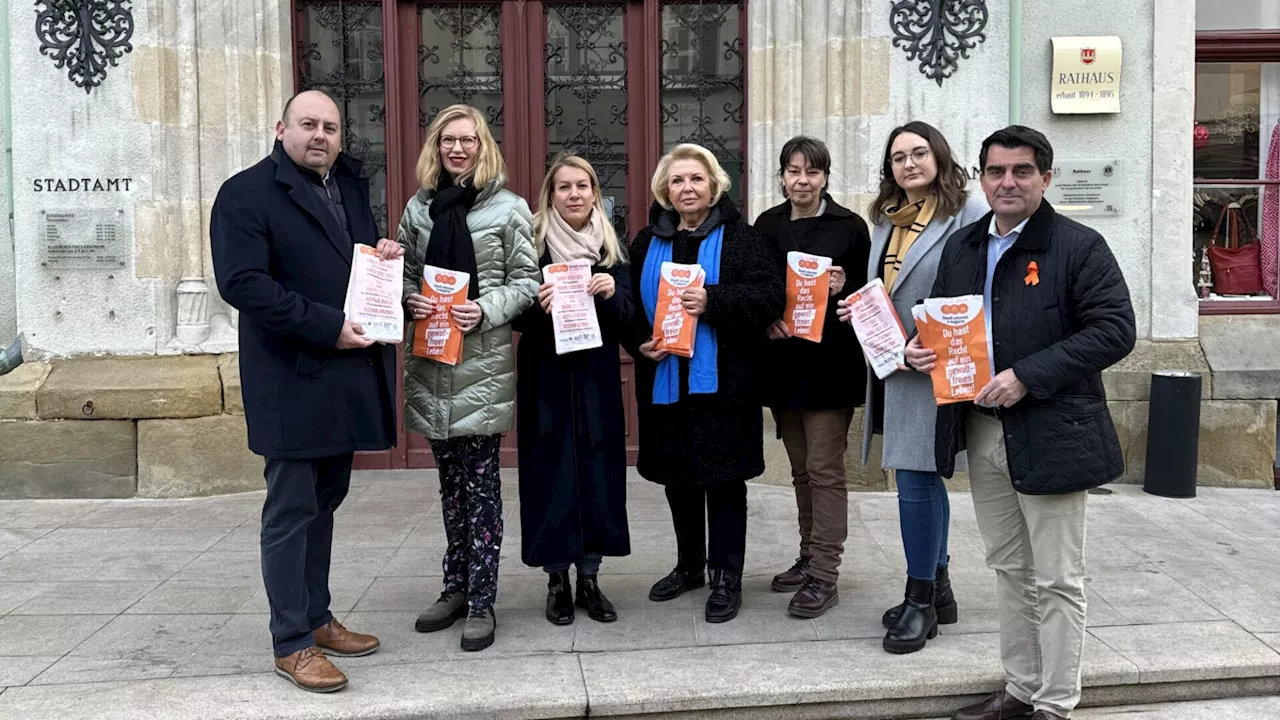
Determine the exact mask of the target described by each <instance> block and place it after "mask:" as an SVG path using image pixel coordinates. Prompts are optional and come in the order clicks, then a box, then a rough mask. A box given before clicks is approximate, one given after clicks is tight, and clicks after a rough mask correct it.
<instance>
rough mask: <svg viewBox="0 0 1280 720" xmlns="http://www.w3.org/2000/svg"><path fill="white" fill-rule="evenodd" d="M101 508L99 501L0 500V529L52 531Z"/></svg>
mask: <svg viewBox="0 0 1280 720" xmlns="http://www.w3.org/2000/svg"><path fill="white" fill-rule="evenodd" d="M101 506H102V501H101V500H0V528H6V529H9V530H18V529H28V530H30V529H39V528H45V529H49V530H52V529H54V528H57V527H60V526H62V525H66V524H67V523H68V522H71V521H72V520H75V519H76V518H80V517H83V516H85V515H87V514H89V513H92V512H93V511H94V510H96V509H98V508H100V507H101Z"/></svg>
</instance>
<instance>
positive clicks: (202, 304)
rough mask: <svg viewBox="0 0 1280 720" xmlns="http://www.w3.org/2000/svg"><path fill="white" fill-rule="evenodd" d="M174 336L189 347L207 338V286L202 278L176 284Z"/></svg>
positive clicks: (183, 280) (185, 279) (188, 279)
mask: <svg viewBox="0 0 1280 720" xmlns="http://www.w3.org/2000/svg"><path fill="white" fill-rule="evenodd" d="M174 334H175V336H176V337H177V340H178V342H179V343H181V344H183V345H186V346H191V347H194V346H197V345H200V344H201V343H203V342H204V341H205V340H207V339H208V338H209V286H208V285H206V284H205V281H204V278H183V279H182V281H181V282H179V283H178V322H177V327H176V328H175V332H174Z"/></svg>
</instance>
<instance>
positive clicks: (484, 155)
mask: <svg viewBox="0 0 1280 720" xmlns="http://www.w3.org/2000/svg"><path fill="white" fill-rule="evenodd" d="M463 119H468V120H471V121H472V122H474V123H475V124H476V138H477V139H478V140H477V143H476V161H475V164H474V165H472V166H471V169H470V170H468V171H467V172H466V173H465V174H463V175H462V176H461V177H458V178H455V180H454V181H455V182H456V183H458V184H462V182H463V181H466V180H470V181H471V184H472V186H474V187H475V188H476V189H477V190H483V189H484V188H485V186H487V185H488V184H489V183H491V182H493V181H494V180H496V179H498V178H501V177H504V176H505V175H506V174H507V162H506V160H503V158H502V152H501V151H499V150H498V143H496V142H494V139H493V134H492V133H491V132H489V123H487V122H485V119H484V114H483V113H481V112H480V111H479V110H477V109H475V108H473V107H471V106H470V105H450V106H449V107H447V108H445V109H443V110H441V111H440V113H439V114H438V115H436V118H435V119H434V120H432V121H431V127H429V128H427V141H426V142H425V143H423V145H422V152H421V153H419V155H418V167H417V170H416V171H415V173H416V175H417V177H418V184H419V185H420V186H422V189H424V190H436V189H437V188H438V187H439V185H440V168H441V167H442V165H441V162H440V135H441V134H442V133H443V132H444V128H445V126H446V125H448V124H449V123H451V122H453V121H454V120H463Z"/></svg>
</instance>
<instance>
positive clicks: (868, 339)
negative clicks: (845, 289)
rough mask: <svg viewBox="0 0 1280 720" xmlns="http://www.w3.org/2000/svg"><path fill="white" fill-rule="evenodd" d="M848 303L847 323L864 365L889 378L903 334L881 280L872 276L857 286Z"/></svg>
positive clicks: (901, 349) (904, 340)
mask: <svg viewBox="0 0 1280 720" xmlns="http://www.w3.org/2000/svg"><path fill="white" fill-rule="evenodd" d="M848 306H849V311H850V312H849V322H850V323H851V324H852V325H853V334H854V335H857V336H858V343H859V344H860V345H862V354H863V355H865V356H866V357H867V364H868V365H870V366H871V369H872V370H874V371H875V373H876V377H878V378H880V379H881V380H883V379H885V378H887V377H889V375H890V374H892V373H893V372H894V371H896V370H897V369H898V366H899V365H901V364H902V362H903V354H904V352H905V351H906V349H907V333H906V331H905V330H904V329H903V327H902V319H901V318H899V317H898V311H897V310H894V309H893V301H892V300H890V299H889V293H888V291H886V290H885V288H884V281H883V280H881V279H880V278H876V279H875V280H872V281H871V282H869V283H867V284H866V285H863V286H862V287H860V288H858V291H857V292H855V293H854V294H852V295H850V296H849V300H848Z"/></svg>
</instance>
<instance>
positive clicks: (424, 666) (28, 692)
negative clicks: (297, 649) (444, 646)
mask: <svg viewBox="0 0 1280 720" xmlns="http://www.w3.org/2000/svg"><path fill="white" fill-rule="evenodd" d="M269 660H270V658H267V662H265V663H264V662H259V663H258V665H257V667H259V668H262V667H266V668H267V669H268V670H269V669H270V663H269ZM490 662H491V664H490V665H489V666H488V671H487V672H483V673H478V672H476V665H475V663H473V662H453V661H443V662H434V663H416V664H412V665H387V666H376V667H367V668H356V669H353V670H352V671H351V672H350V673H349V677H350V680H351V687H350V688H349V689H348V690H347V691H344V692H340V693H336V694H332V695H318V694H314V693H304V692H300V691H299V690H298V689H297V688H294V687H292V686H291V685H289V684H288V683H286V681H284V680H282V679H281V678H279V677H276V676H275V675H274V674H273V673H268V672H258V673H256V674H246V675H237V676H235V677H221V678H220V677H192V678H180V679H169V680H150V681H140V682H129V683H121V682H105V683H96V684H92V685H70V686H46V687H23V688H11V689H9V690H8V691H6V692H5V693H4V695H0V716H5V717H14V718H22V719H23V720H67V718H81V717H93V718H95V720H136V719H137V718H151V717H164V718H182V719H186V718H201V719H202V720H232V719H233V718H234V720H276V719H278V718H281V717H290V718H298V719H299V720H321V719H323V718H333V717H348V718H354V717H368V718H405V717H430V718H437V719H439V720H470V719H471V718H477V717H488V718H494V719H495V720H515V719H516V718H529V719H530V720H538V719H539V718H566V717H585V716H586V714H587V696H586V691H585V688H584V687H583V682H582V670H581V668H580V667H579V665H578V661H577V658H574V657H572V656H555V655H552V656H548V657H545V658H541V659H539V661H538V662H536V663H533V662H530V661H529V659H528V658H525V657H516V658H495V659H494V660H492V661H490ZM495 677H497V678H502V682H501V683H500V684H497V683H494V678H495ZM357 688H358V690H357Z"/></svg>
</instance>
